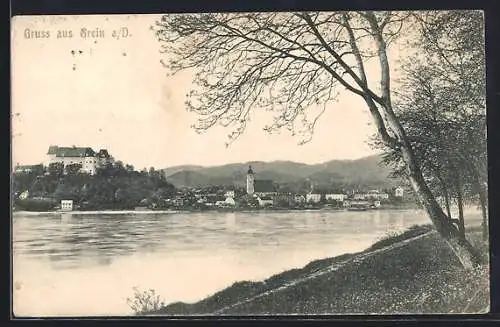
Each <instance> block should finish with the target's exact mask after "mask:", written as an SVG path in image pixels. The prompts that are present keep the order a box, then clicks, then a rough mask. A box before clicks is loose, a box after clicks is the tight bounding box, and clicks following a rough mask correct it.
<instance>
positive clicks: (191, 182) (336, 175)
mask: <svg viewBox="0 0 500 327" xmlns="http://www.w3.org/2000/svg"><path fill="white" fill-rule="evenodd" d="M379 162H380V156H378V155H375V156H369V157H364V158H361V159H357V160H331V161H328V162H325V163H321V164H313V165H308V164H305V163H297V162H292V161H272V162H262V161H253V162H245V163H232V164H227V165H221V166H212V167H202V166H195V165H185V166H175V167H169V168H166V169H164V172H165V175H166V176H167V180H168V181H169V182H170V183H172V184H173V185H175V186H176V187H185V186H187V187H193V186H203V185H208V184H212V185H237V186H244V185H245V178H246V177H245V176H246V172H247V170H248V166H249V165H252V168H253V170H254V171H255V177H256V179H271V180H273V181H275V182H278V183H280V184H290V185H292V184H293V185H299V184H303V183H304V182H305V181H307V180H311V181H313V182H314V184H315V185H321V186H351V187H360V188H363V187H377V188H385V187H392V186H394V185H395V181H394V180H390V179H389V178H388V174H389V172H390V170H389V169H388V168H387V167H384V166H381V165H380V164H379Z"/></svg>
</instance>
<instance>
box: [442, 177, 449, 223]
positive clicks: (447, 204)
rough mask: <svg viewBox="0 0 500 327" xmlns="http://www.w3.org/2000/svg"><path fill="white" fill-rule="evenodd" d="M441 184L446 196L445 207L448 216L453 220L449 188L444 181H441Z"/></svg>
mask: <svg viewBox="0 0 500 327" xmlns="http://www.w3.org/2000/svg"><path fill="white" fill-rule="evenodd" d="M440 182H441V188H442V189H443V194H444V206H445V208H446V214H447V215H448V218H449V219H451V208H450V194H449V193H448V188H447V187H446V184H445V183H444V182H443V181H442V180H440Z"/></svg>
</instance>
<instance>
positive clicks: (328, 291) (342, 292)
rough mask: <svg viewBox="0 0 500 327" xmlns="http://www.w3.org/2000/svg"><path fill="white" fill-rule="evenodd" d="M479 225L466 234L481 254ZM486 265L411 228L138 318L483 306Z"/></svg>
mask: <svg viewBox="0 0 500 327" xmlns="http://www.w3.org/2000/svg"><path fill="white" fill-rule="evenodd" d="M478 230H479V228H478V227H473V229H472V228H470V231H469V234H468V235H469V239H470V241H471V242H472V243H473V246H475V247H476V248H477V249H479V250H480V251H481V253H482V254H483V255H485V256H486V255H487V253H488V252H487V251H488V250H487V248H488V247H487V245H486V244H485V243H483V242H482V241H481V235H480V232H478ZM488 271H489V269H488V266H487V265H485V266H482V267H480V268H478V269H477V270H476V271H473V272H470V271H465V270H464V269H463V267H462V266H461V265H460V263H459V261H458V259H457V257H456V256H455V254H454V253H453V252H452V250H451V249H450V247H449V246H448V245H447V244H446V243H445V241H444V240H443V239H442V238H441V237H439V235H438V234H437V233H436V232H435V230H434V229H433V227H431V226H429V225H427V226H413V227H411V228H409V229H408V230H406V231H405V232H403V233H401V234H397V235H394V236H388V237H386V238H384V239H382V240H380V241H379V242H377V243H375V244H373V245H372V246H371V247H370V248H368V249H366V250H365V251H362V252H359V253H348V254H344V255H341V256H338V257H333V258H326V259H320V260H316V261H313V262H310V263H309V264H308V265H306V266H304V267H302V268H297V269H292V270H288V271H285V272H282V273H279V274H276V275H274V276H272V277H270V278H268V279H266V280H263V281H240V282H237V283H234V284H233V285H231V286H229V287H227V288H225V289H223V290H221V291H219V292H217V293H215V294H213V295H211V296H208V297H206V298H205V299H203V300H201V301H198V302H195V303H183V302H174V303H170V304H168V305H167V306H164V307H162V308H159V309H156V310H146V312H138V314H139V315H167V316H176V315H177V316H184V315H186V316H189V315H207V316H220V315H241V316H245V315H268V314H271V313H272V314H283V315H289V314H372V313H377V314H398V313H403V314H405V313H406V314H435V313H441V314H443V313H484V312H487V311H488V310H489V274H488Z"/></svg>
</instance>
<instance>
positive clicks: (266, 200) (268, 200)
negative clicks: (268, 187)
mask: <svg viewBox="0 0 500 327" xmlns="http://www.w3.org/2000/svg"><path fill="white" fill-rule="evenodd" d="M257 201H259V206H261V207H266V206H272V205H273V203H274V201H273V198H272V197H270V196H259V197H257Z"/></svg>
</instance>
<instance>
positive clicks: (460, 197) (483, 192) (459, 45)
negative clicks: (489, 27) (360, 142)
mask: <svg viewBox="0 0 500 327" xmlns="http://www.w3.org/2000/svg"><path fill="white" fill-rule="evenodd" d="M415 18H416V21H417V23H418V24H420V28H421V30H422V32H423V33H422V35H421V37H420V38H419V39H416V40H415V42H414V44H413V46H414V47H415V48H419V49H422V50H421V51H422V55H423V56H421V59H420V60H419V61H416V62H415V61H408V62H407V63H405V65H404V70H405V80H404V83H403V85H402V86H401V87H400V88H399V90H398V91H399V92H398V107H399V110H398V113H397V116H398V118H399V121H400V122H401V125H402V126H403V128H404V129H405V130H406V132H407V133H408V135H409V139H410V143H411V146H412V148H413V150H414V153H415V156H416V159H417V162H418V164H419V166H420V167H421V170H422V174H423V176H424V179H425V181H426V183H427V185H428V186H429V188H430V189H431V191H432V193H433V195H434V196H435V197H437V198H438V199H439V200H440V202H441V205H442V207H443V209H444V211H445V213H446V216H447V218H448V219H449V220H451V221H453V222H455V223H456V224H457V226H458V230H459V234H460V237H461V238H462V239H465V238H466V235H465V218H464V206H465V205H466V204H479V205H480V207H481V212H482V216H483V223H482V225H483V237H484V239H487V236H488V227H487V219H488V214H487V206H488V204H487V144H486V123H487V122H486V112H485V94H484V92H485V91H484V85H485V81H484V79H485V75H484V43H483V29H482V24H481V18H482V16H481V13H480V12H461V13H456V12H445V13H439V14H436V13H427V14H425V15H423V14H419V15H417V16H415ZM415 43H416V44H415ZM413 59H414V58H411V60H413ZM379 145H382V144H381V142H379ZM382 148H385V147H384V146H383V145H382ZM384 162H385V163H387V164H389V165H392V166H393V167H394V175H395V176H398V177H406V173H407V172H406V169H405V164H404V161H403V157H402V153H401V151H400V150H399V149H389V152H388V153H387V154H386V155H385V158H384ZM453 204H455V205H456V207H457V208H458V217H453V216H452V210H451V207H452V205H453Z"/></svg>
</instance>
